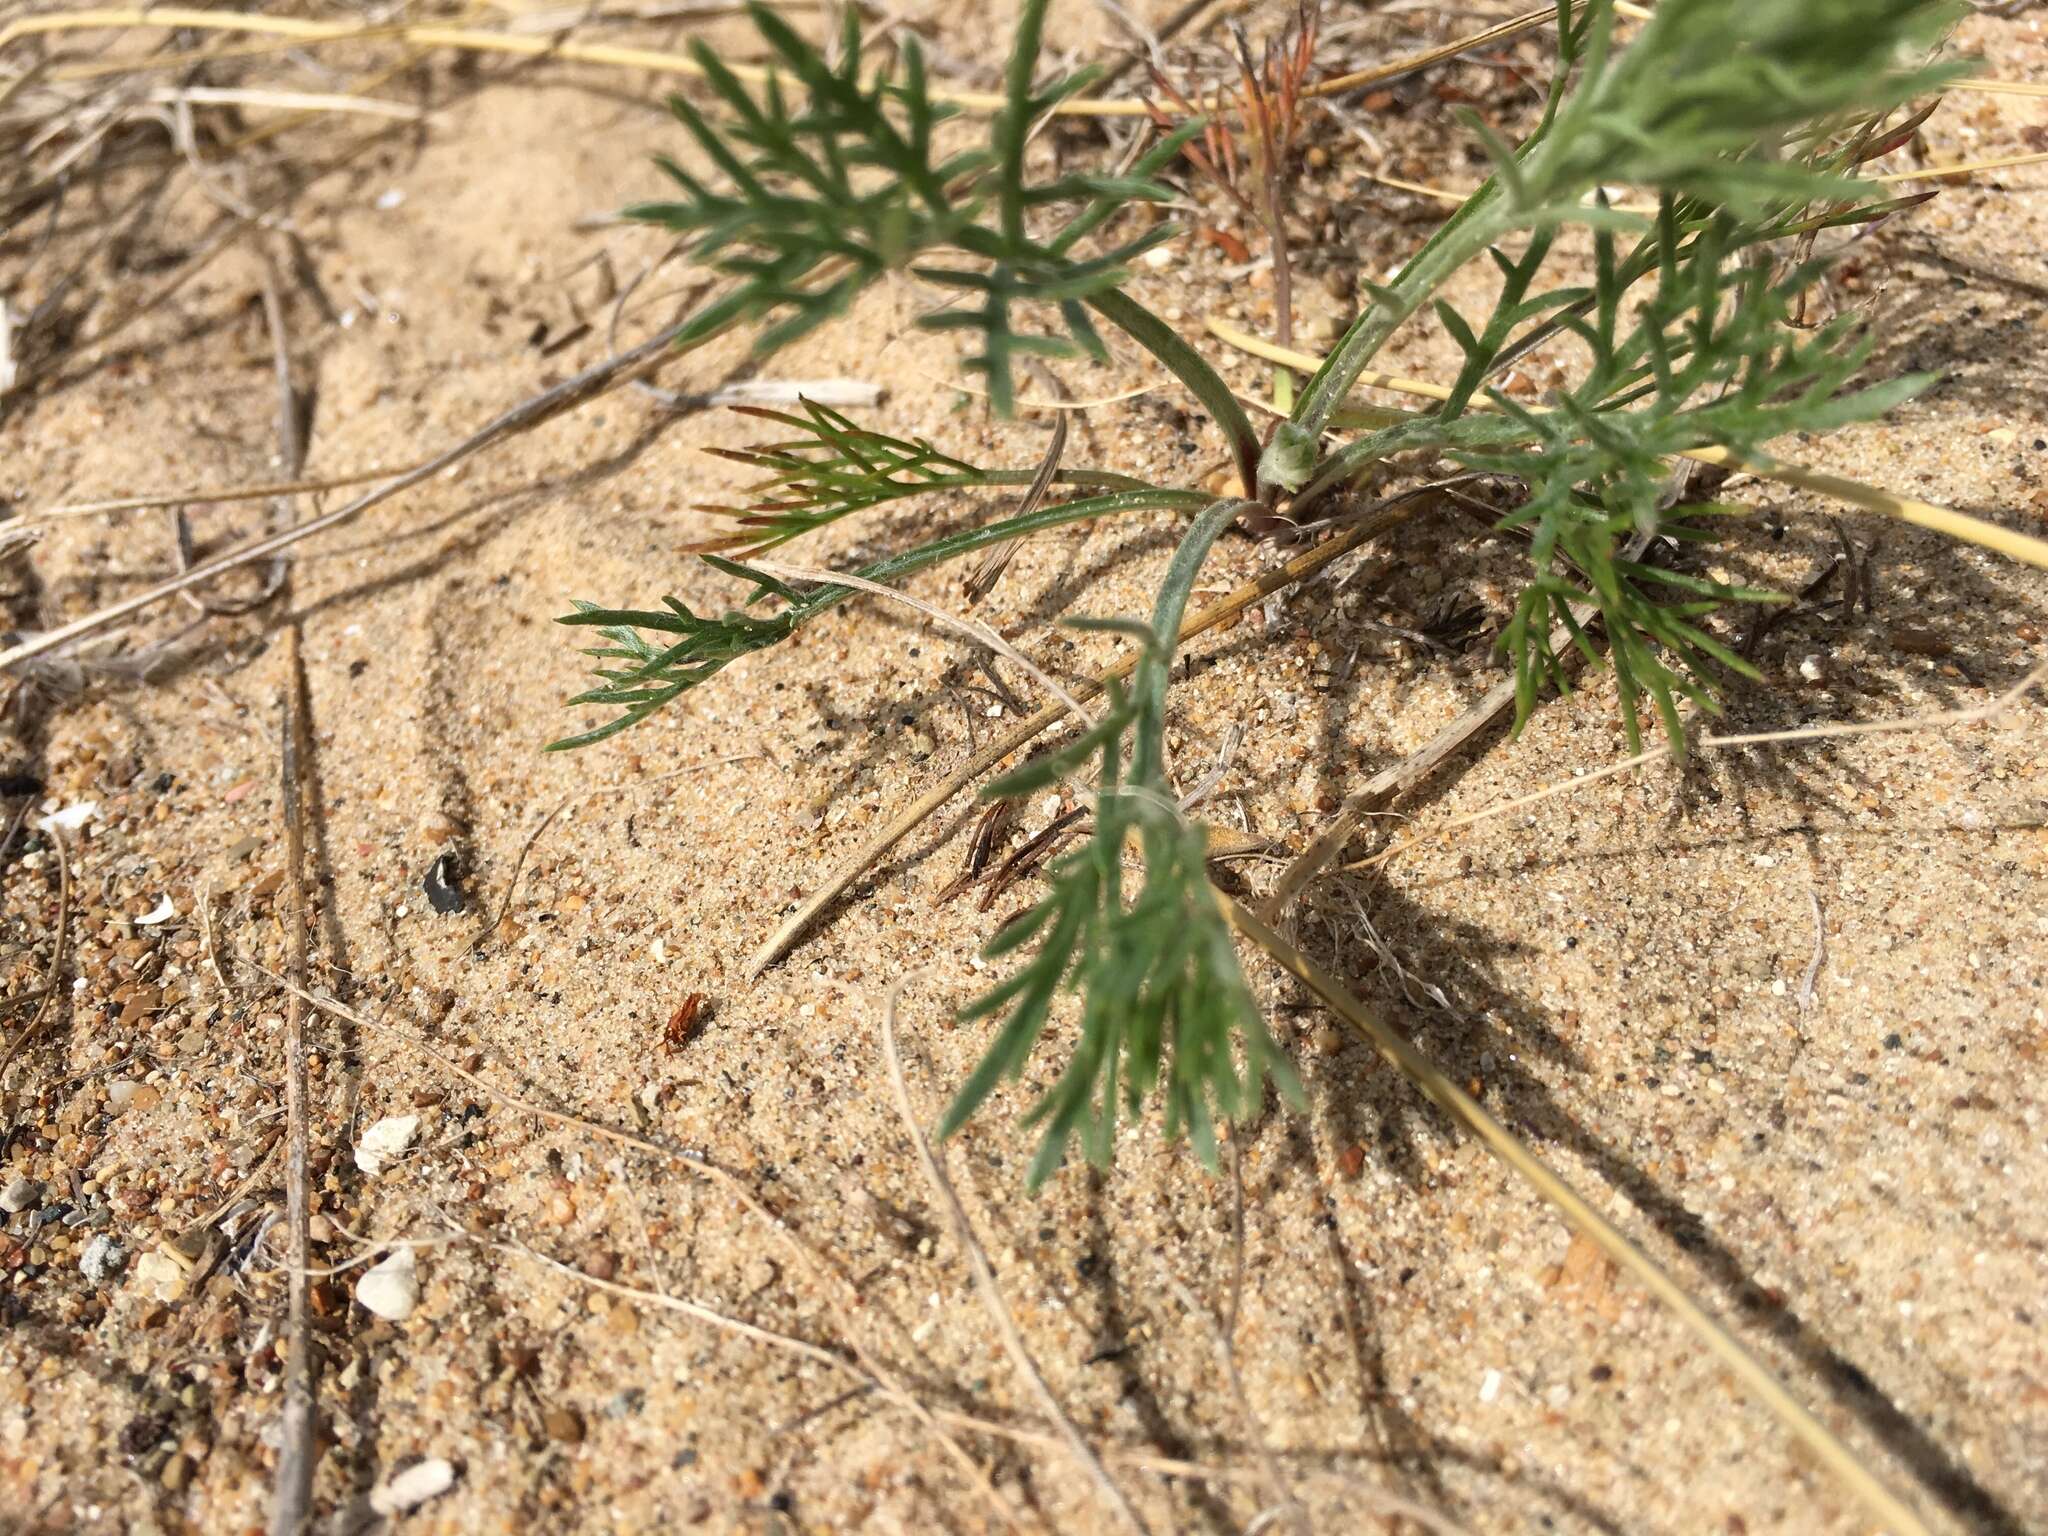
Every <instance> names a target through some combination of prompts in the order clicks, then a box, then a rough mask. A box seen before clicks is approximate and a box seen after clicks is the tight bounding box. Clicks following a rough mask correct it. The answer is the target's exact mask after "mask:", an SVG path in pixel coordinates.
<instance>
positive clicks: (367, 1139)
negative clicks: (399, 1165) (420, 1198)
mask: <svg viewBox="0 0 2048 1536" xmlns="http://www.w3.org/2000/svg"><path fill="white" fill-rule="evenodd" d="M419 1131H420V1117H419V1116H418V1115H386V1116H385V1117H384V1118H383V1119H382V1120H379V1121H378V1122H377V1123H376V1124H375V1125H373V1126H371V1127H370V1128H369V1129H368V1130H367V1131H365V1132H363V1134H362V1139H361V1140H359V1141H357V1143H356V1166H357V1167H358V1168H360V1169H362V1170H363V1172H365V1173H367V1174H369V1175H370V1176H371V1177H373V1178H374V1177H375V1176H376V1175H378V1174H380V1173H382V1172H383V1171H384V1169H385V1168H386V1167H387V1166H388V1165H389V1164H391V1163H393V1162H395V1161H397V1159H399V1158H400V1157H402V1156H404V1155H405V1149H406V1148H407V1147H409V1146H411V1145H412V1139H413V1137H415V1136H417V1135H418V1134H419Z"/></svg>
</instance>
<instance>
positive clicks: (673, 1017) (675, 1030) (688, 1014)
mask: <svg viewBox="0 0 2048 1536" xmlns="http://www.w3.org/2000/svg"><path fill="white" fill-rule="evenodd" d="M704 1012H705V1009H704V994H703V993H702V992H692V993H691V994H690V995H689V996H688V997H686V998H684V999H683V1000H682V1002H681V1003H679V1004H678V1005H677V1007H676V1011H675V1012H674V1013H672V1014H670V1015H669V1016H668V1023H667V1024H666V1025H664V1026H663V1027H662V1031H661V1043H662V1044H663V1045H665V1046H667V1047H668V1049H669V1052H670V1054H674V1053H675V1052H677V1051H680V1050H681V1049H682V1048H683V1047H684V1046H686V1045H688V1044H689V1043H690V1040H691V1038H692V1037H693V1036H694V1035H695V1034H696V1033H697V1029H698V1026H699V1025H701V1024H702V1023H703V1021H704Z"/></svg>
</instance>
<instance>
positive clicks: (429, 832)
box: [419, 811, 462, 848]
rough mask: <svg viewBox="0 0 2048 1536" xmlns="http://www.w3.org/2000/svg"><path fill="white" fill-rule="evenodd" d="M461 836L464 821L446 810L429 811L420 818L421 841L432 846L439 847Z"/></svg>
mask: <svg viewBox="0 0 2048 1536" xmlns="http://www.w3.org/2000/svg"><path fill="white" fill-rule="evenodd" d="M460 836H462V823H461V822H459V821H457V820H456V819H455V818H454V817H453V816H450V815H449V814H448V813H447V812H446V811H429V812H427V814H426V815H424V816H422V817H421V818H420V824H419V837H420V841H421V842H423V843H425V844H427V846H429V847H431V848H439V847H440V846H441V845H442V844H443V843H452V842H453V841H455V839H456V838H458V837H460Z"/></svg>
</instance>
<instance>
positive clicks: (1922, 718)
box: [1345, 661, 2048, 869]
mask: <svg viewBox="0 0 2048 1536" xmlns="http://www.w3.org/2000/svg"><path fill="white" fill-rule="evenodd" d="M2043 682H2048V661H2043V662H2040V663H2038V664H2037V665H2036V666H2035V667H2034V668H2033V669H2032V670H2031V671H2029V672H2028V673H2027V674H2026V676H2024V677H2022V678H2021V679H2020V680H2019V681H2018V682H2016V683H2014V684H2013V685H2012V686H2011V687H2010V688H2008V689H2006V691H2005V692H2004V693H2001V694H2000V695H1999V696H1998V697H1997V698H1995V699H1992V700H1990V701H1988V702H1986V703H1983V704H1977V705H1973V706H1972V707H1971V708H1969V709H1958V710H1952V711H1949V712H1947V713H1945V714H1931V715H1907V716H1905V717H1903V718H1901V719H1896V720H1865V721H1856V722H1852V723H1847V724H1842V725H1809V726H1801V727H1800V728H1798V729H1796V730H1787V731H1750V732H1746V733H1744V734H1742V735H1739V736H1703V737H1701V738H1700V739H1699V740H1698V741H1696V742H1694V743H1693V750H1695V751H1702V752H1713V751H1725V750H1727V749H1728V748H1731V747H1753V746H1763V745H1766V744H1769V743H1774V742H1796V741H1833V740H1838V739H1840V738H1842V737H1846V736H1879V735H1887V734H1890V733H1893V732H1898V731H1926V730H1937V729H1947V728H1950V727H1953V726H1958V725H1973V724H1975V723H1977V722H1979V721H1983V720H1989V719H1991V718H1993V717H1994V716H1997V715H2001V714H2004V713H2005V712H2006V711H2007V710H2009V709H2011V708H2012V707H2013V706H2014V705H2015V704H2017V703H2019V701H2020V700H2021V699H2022V698H2024V697H2025V696H2026V695H2027V694H2029V693H2031V692H2033V690H2034V689H2036V688H2038V687H2040V686H2041V684H2042V683H2043ZM1673 755H1675V754H1674V753H1673V750H1672V748H1671V746H1670V744H1669V743H1668V742H1665V743H1659V744H1658V745H1657V746H1654V747H1649V748H1646V749H1645V750H1643V751H1641V752H1638V753H1637V754H1636V755H1635V756H1634V757H1624V758H1621V759H1619V760H1617V761H1615V762H1612V763H1609V764H1607V766H1606V767H1604V768H1595V769H1594V770H1592V771H1591V772H1590V773H1582V774H1579V775H1578V776H1576V777H1575V778H1570V779H1563V780H1560V781H1559V782H1557V783H1555V784H1551V785H1548V786H1546V787H1545V788H1543V789H1539V790H1534V791H1532V792H1531V793H1529V794H1526V795H1517V796H1515V797H1514V798H1513V799H1509V800H1501V801H1496V802H1495V803H1494V804H1492V805H1489V806H1484V807H1482V808H1480V809H1479V810H1476V811H1472V812H1470V813H1468V814H1466V815H1463V816H1454V817H1452V818H1451V819H1450V820H1449V821H1447V822H1445V823H1444V824H1443V825H1442V826H1439V827H1433V828H1430V829H1429V830H1427V831H1424V832H1418V833H1416V834H1415V835H1414V836H1412V837H1409V838H1406V839H1404V840H1403V841H1401V842H1399V843H1396V844H1394V845H1393V846H1392V847H1390V848H1385V849H1382V850H1381V851H1380V852H1378V853H1376V854H1374V855H1373V856H1372V857H1371V858H1369V859H1361V860H1359V861H1358V862H1357V863H1355V864H1347V865H1346V866H1345V868H1347V869H1366V868H1371V867H1373V866H1375V865H1379V864H1384V863H1386V862H1388V861H1389V860H1391V859H1395V858H1398V857H1400V856H1401V855H1402V854H1404V853H1408V852H1411V851H1413V850H1414V849H1416V848H1419V847H1421V846H1422V845H1423V844H1424V843H1427V842H1432V841H1434V840H1435V839H1437V838H1441V837H1444V836H1446V835H1447V834H1449V833H1451V832H1455V831H1457V830H1458V829H1459V828H1460V827H1470V826H1476V825H1477V824H1478V823H1480V822H1482V821H1492V820H1493V819H1494V818H1495V817H1498V816H1507V815H1512V814H1513V813H1514V812H1516V811H1520V810H1526V809H1527V808H1528V807H1530V806H1532V805H1538V804H1541V803H1542V802H1543V801H1545V800H1553V799H1556V798H1557V797H1558V796H1559V795H1569V794H1575V793H1577V792H1578V791H1579V790H1581V789H1584V788H1585V787H1586V786H1587V785H1589V784H1597V783H1599V782H1600V781H1601V780H1602V779H1611V778H1614V777H1615V776H1616V775H1618V774H1623V773H1628V772H1631V771H1632V770H1634V769H1637V768H1640V767H1642V766H1643V765H1644V764H1645V763H1654V762H1656V761H1658V760H1659V759H1660V758H1666V757H1670V756H1673Z"/></svg>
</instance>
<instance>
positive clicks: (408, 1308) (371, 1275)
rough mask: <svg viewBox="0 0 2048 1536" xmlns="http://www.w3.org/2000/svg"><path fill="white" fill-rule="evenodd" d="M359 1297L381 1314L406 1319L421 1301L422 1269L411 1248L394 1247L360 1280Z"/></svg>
mask: <svg viewBox="0 0 2048 1536" xmlns="http://www.w3.org/2000/svg"><path fill="white" fill-rule="evenodd" d="M356 1300H357V1301H360V1302H361V1303H362V1304H363V1306H364V1307H365V1308H366V1309H367V1310H369V1311H371V1312H374V1313H376V1314H377V1316H379V1317H381V1318H385V1319H386V1320H388V1321H390V1322H394V1323H402V1322H404V1321H405V1320H406V1319H407V1318H408V1317H411V1316H412V1309H413V1308H414V1307H416V1306H418V1305H419V1304H420V1280H419V1272H418V1270H417V1269H416V1268H415V1267H414V1265H413V1257H412V1249H411V1248H394V1249H393V1250H392V1251H391V1256H390V1257H389V1258H387V1259H385V1260H384V1262H383V1263H381V1264H379V1265H376V1266H375V1267H374V1268H372V1269H370V1270H368V1271H366V1272H365V1273H364V1275H363V1278H362V1279H360V1280H358V1281H357V1282H356Z"/></svg>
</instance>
